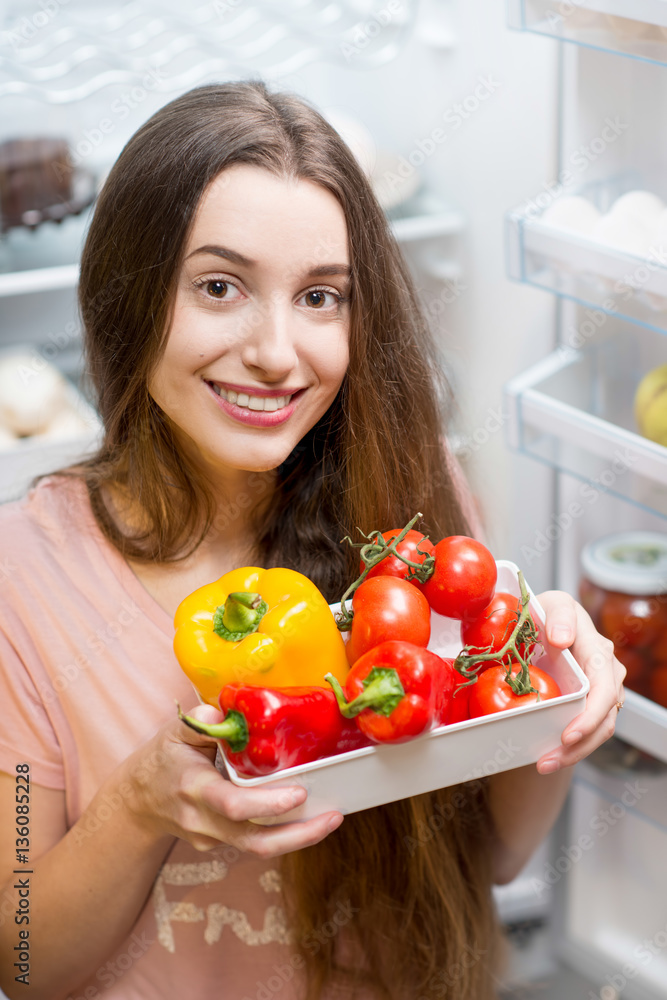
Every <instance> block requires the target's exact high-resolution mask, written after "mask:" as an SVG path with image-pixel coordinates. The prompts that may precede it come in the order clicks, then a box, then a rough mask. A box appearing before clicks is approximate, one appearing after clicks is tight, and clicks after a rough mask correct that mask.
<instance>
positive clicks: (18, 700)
mask: <svg viewBox="0 0 667 1000" xmlns="http://www.w3.org/2000/svg"><path fill="white" fill-rule="evenodd" d="M0 705H1V706H2V714H1V716H0V771H6V772H8V773H10V774H14V773H15V770H16V765H17V764H21V763H23V762H27V763H28V764H30V779H31V781H33V782H34V783H35V784H36V785H44V786H45V787H46V788H54V789H64V788H65V775H64V768H63V756H62V752H61V749H60V745H59V743H58V740H57V738H56V734H55V732H54V730H53V726H52V724H51V720H50V719H49V716H48V713H47V711H46V708H45V706H44V704H43V702H42V700H41V698H40V697H39V694H38V692H37V689H36V688H35V685H34V683H33V680H32V678H31V676H30V673H29V671H28V669H27V668H26V666H25V664H24V663H23V661H22V659H21V657H20V656H19V654H18V652H17V651H16V649H15V648H14V646H13V645H12V643H11V642H10V640H9V638H8V637H7V635H6V633H5V632H4V631H3V630H2V628H0Z"/></svg>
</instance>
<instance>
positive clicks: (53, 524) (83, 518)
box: [0, 473, 93, 556]
mask: <svg viewBox="0 0 667 1000" xmlns="http://www.w3.org/2000/svg"><path fill="white" fill-rule="evenodd" d="M91 520H93V514H92V510H91V507H90V501H89V499H88V490H87V487H86V483H85V482H84V481H83V480H82V479H80V478H78V477H73V476H64V475H59V474H56V473H54V474H52V475H48V476H45V477H44V478H41V479H39V480H38V482H37V483H36V484H35V485H34V486H32V487H31V488H30V489H29V490H28V492H27V493H26V494H25V495H24V496H22V497H21V498H19V499H18V500H13V501H10V502H9V503H4V504H0V552H1V553H4V554H7V553H8V552H10V551H11V552H15V553H18V554H23V555H24V556H27V555H29V553H30V551H31V550H32V549H33V548H35V547H38V548H42V549H43V547H44V546H45V545H47V546H48V545H49V544H50V545H55V546H60V545H62V544H67V545H68V546H71V544H72V540H73V538H76V537H79V538H80V537H81V535H82V533H83V534H85V533H86V532H87V531H89V530H90V529H91V527H92V525H91Z"/></svg>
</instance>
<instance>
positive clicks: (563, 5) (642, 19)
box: [508, 0, 667, 66]
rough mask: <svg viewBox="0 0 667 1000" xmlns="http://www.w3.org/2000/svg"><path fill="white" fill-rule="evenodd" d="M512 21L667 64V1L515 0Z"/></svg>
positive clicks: (511, 2)
mask: <svg viewBox="0 0 667 1000" xmlns="http://www.w3.org/2000/svg"><path fill="white" fill-rule="evenodd" d="M508 23H509V26H510V27H511V28H515V29H517V30H519V31H530V32H532V33H533V34H537V35H546V36H547V37H548V38H554V39H556V40H557V41H560V42H572V43H574V44H575V45H581V46H584V47H585V48H590V49H598V50H600V51H602V52H611V53H613V54H614V55H620V56H628V57H629V58H631V59H640V60H642V61H643V62H649V63H657V64H658V65H660V66H665V65H667V9H666V8H665V4H664V2H663V0H566V2H555V3H554V0H509V9H508Z"/></svg>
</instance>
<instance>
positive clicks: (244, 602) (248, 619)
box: [213, 590, 269, 642]
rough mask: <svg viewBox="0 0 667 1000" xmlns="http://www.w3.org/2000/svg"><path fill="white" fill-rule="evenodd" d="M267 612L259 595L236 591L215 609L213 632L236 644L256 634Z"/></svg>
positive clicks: (266, 605) (266, 607) (265, 604)
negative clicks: (253, 633)
mask: <svg viewBox="0 0 667 1000" xmlns="http://www.w3.org/2000/svg"><path fill="white" fill-rule="evenodd" d="M268 610H269V606H268V604H267V603H266V601H263V600H262V598H261V597H260V595H259V594H251V593H249V592H248V591H247V590H238V591H236V592H235V593H233V594H228V595H227V600H226V601H225V603H224V604H221V605H220V606H219V607H217V608H216V609H215V612H214V614H213V631H214V632H215V634H216V635H219V636H220V638H221V639H226V640H227V641H228V642H238V641H239V640H240V639H245V637H246V636H247V635H250V634H251V633H252V632H256V631H257V629H258V628H259V623H260V622H261V620H262V618H263V617H264V615H265V614H266V612H267V611H268Z"/></svg>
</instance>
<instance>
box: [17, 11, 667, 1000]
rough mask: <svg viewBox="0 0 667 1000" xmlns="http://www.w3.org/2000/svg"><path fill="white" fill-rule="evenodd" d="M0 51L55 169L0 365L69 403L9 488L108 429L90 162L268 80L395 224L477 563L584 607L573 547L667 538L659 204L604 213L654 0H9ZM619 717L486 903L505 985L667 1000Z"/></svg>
mask: <svg viewBox="0 0 667 1000" xmlns="http://www.w3.org/2000/svg"><path fill="white" fill-rule="evenodd" d="M0 43H1V49H0V54H1V55H2V56H3V62H2V63H1V64H0V100H1V101H2V107H3V114H2V121H1V132H0V142H4V141H6V140H13V139H20V138H26V139H34V138H50V139H64V140H66V142H67V144H68V146H69V150H70V158H71V161H72V163H73V164H74V175H73V179H72V190H71V192H70V194H69V196H68V197H69V201H70V203H71V204H70V209H71V210H70V211H68V213H67V214H66V216H65V217H64V218H62V219H61V220H60V221H58V220H57V219H55V217H53V216H48V214H47V216H46V217H44V218H32V219H30V218H29V219H28V220H27V222H28V224H26V223H25V221H24V223H23V224H22V225H15V226H13V227H12V228H10V229H7V230H6V231H5V232H3V233H2V236H1V237H0V304H1V310H2V321H1V326H0V352H1V353H0V362H1V360H2V354H3V353H9V352H15V351H16V350H18V349H19V348H20V350H21V351H22V353H23V354H24V355H25V357H24V358H23V360H22V362H21V364H22V372H23V375H22V378H23V384H24V386H25V387H26V391H28V390H30V389H31V387H32V386H33V385H34V384H36V380H37V378H38V377H39V376H40V374H41V373H42V372H43V370H44V369H45V368H46V367H47V365H48V366H54V367H55V368H56V369H57V370H58V371H59V372H61V373H62V374H63V375H64V376H65V378H66V379H67V394H68V399H69V400H70V403H71V409H72V411H73V412H74V413H75V414H76V415H77V417H78V423H77V422H76V421H75V420H74V419H72V420H71V421H70V423H69V425H68V426H65V425H63V426H62V428H61V432H60V433H58V432H57V428H56V431H55V432H54V431H53V430H52V429H51V430H49V428H48V427H46V428H37V430H36V432H35V433H34V434H32V435H29V436H23V437H16V435H15V434H12V433H11V432H10V431H8V432H7V433H5V431H4V430H3V428H2V427H0V501H6V500H10V499H13V498H15V497H17V496H20V495H21V494H22V493H23V492H24V491H25V489H26V487H27V484H28V482H29V479H30V477H31V475H33V474H34V473H35V472H38V471H46V470H48V469H49V468H56V467H58V466H60V465H62V464H64V462H66V461H69V460H71V459H72V458H74V457H76V456H78V455H80V454H82V453H84V452H85V451H86V450H87V449H90V448H93V447H94V446H95V443H96V442H97V441H98V440H99V434H100V427H99V421H98V420H97V418H96V414H95V413H94V410H92V409H91V406H90V402H89V400H87V398H86V388H85V383H83V382H82V380H81V374H82V368H83V360H82V357H81V335H80V324H79V320H78V317H77V311H76V281H77V274H78V267H77V262H78V257H79V254H80V249H81V245H82V239H83V236H84V234H85V228H86V223H87V218H88V216H89V212H90V207H89V204H90V202H91V200H92V198H93V196H94V191H95V190H96V189H97V188H98V187H99V185H100V184H101V182H102V181H103V178H104V174H105V171H106V170H108V168H109V167H110V165H111V164H112V163H113V161H114V159H115V157H116V156H117V155H118V153H119V152H120V150H121V149H122V147H123V144H124V143H125V141H126V140H127V139H128V138H129V136H130V135H131V134H132V133H133V132H134V131H135V130H136V129H137V128H138V127H139V125H141V123H142V122H144V121H145V120H146V119H147V118H148V117H149V116H150V115H151V114H152V113H153V112H154V111H155V110H156V109H157V108H159V107H160V106H162V105H163V104H165V103H166V102H168V101H169V100H171V99H172V98H173V97H175V96H177V95H178V94H180V93H183V92H184V91H186V90H188V89H190V88H191V87H193V86H196V85H197V84H200V83H206V82H212V81H217V80H227V79H241V78H244V77H247V76H257V75H261V76H263V77H265V78H266V80H267V81H268V82H269V84H270V85H271V86H272V87H275V88H282V89H287V90H293V91H296V92H297V93H299V94H301V95H302V96H304V97H305V98H307V99H308V100H310V101H311V102H312V103H314V104H315V105H316V106H317V107H318V108H319V109H320V110H321V111H322V112H323V113H324V114H325V115H327V116H328V117H329V118H330V120H331V121H332V122H333V123H334V124H335V125H336V127H338V128H339V129H340V130H341V132H342V134H343V135H344V137H346V138H347V139H348V141H349V142H350V144H351V145H352V148H353V149H354V150H355V152H356V153H357V155H358V156H359V158H360V161H361V162H362V165H363V166H364V167H365V169H366V170H367V172H368V173H369V176H370V177H371V180H372V183H373V184H374V187H375V189H376V192H377V193H378V196H379V197H380V198H381V201H382V204H383V206H384V207H385V209H386V211H387V213H388V215H389V217H390V219H391V220H392V224H393V226H394V230H395V233H396V236H397V239H398V240H399V241H400V243H401V245H402V247H403V250H404V252H405V254H406V256H407V259H408V261H409V263H410V265H411V268H412V270H413V273H414V276H415V280H416V282H417V285H418V288H419V290H420V293H421V296H422V300H423V303H424V308H425V310H426V313H427V315H428V317H429V320H430V322H431V323H432V326H433V330H434V333H435V335H436V337H437V339H438V343H439V345H440V347H441V351H442V358H443V364H444V365H445V368H446V370H447V373H448V376H449V379H450V383H451V386H452V404H451V414H450V433H449V437H450V443H451V445H452V448H453V449H454V451H455V452H456V453H457V455H458V457H459V460H460V462H461V464H462V466H463V467H464V469H465V471H466V474H467V475H468V477H469V480H470V482H471V484H472V487H473V490H474V494H475V498H476V502H477V504H478V506H479V510H480V513H481V515H482V520H483V523H484V530H485V534H486V541H487V543H488V544H489V546H490V547H491V548H492V550H493V552H494V555H495V556H496V557H497V558H504V559H511V560H513V561H515V562H516V563H517V564H518V565H519V566H521V567H522V568H523V569H524V570H525V572H526V574H527V576H528V577H529V579H530V581H531V585H532V587H533V589H534V590H535V592H537V593H539V592H540V591H541V590H544V589H548V588H550V587H553V586H559V587H561V588H563V589H565V590H568V591H569V592H570V593H572V594H574V595H575V596H576V594H577V591H578V586H579V578H580V569H579V553H580V551H581V548H582V547H583V545H584V544H585V543H586V542H588V541H590V540H591V539H593V538H597V537H600V536H602V535H605V534H609V533H612V532H615V531H619V530H624V529H633V528H645V529H651V530H654V531H660V532H663V533H664V532H665V530H666V519H667V449H666V448H665V447H664V445H663V444H660V443H657V442H655V441H652V440H649V439H648V438H646V437H643V436H642V435H641V434H640V433H639V430H638V428H637V425H636V421H635V417H634V413H633V398H634V393H635V391H636V388H637V385H638V383H639V381H640V379H641V378H642V376H643V375H644V374H645V373H646V372H648V371H649V370H650V369H652V368H655V367H657V366H659V365H661V364H665V362H667V208H665V205H663V206H662V209H664V211H665V215H664V218H663V219H662V221H661V223H660V225H658V222H655V225H653V222H654V221H655V220H653V221H651V224H650V225H649V223H648V222H641V220H640V221H637V220H636V219H634V217H633V218H632V219H630V221H628V220H626V222H625V228H624V226H623V225H619V224H618V222H617V220H616V217H614V219H612V221H611V222H609V216H610V210H611V209H612V206H613V205H614V204H615V202H616V201H617V200H618V199H619V198H620V196H621V195H623V194H624V193H627V192H630V191H633V190H645V191H648V192H652V193H653V194H655V195H656V196H658V197H659V198H660V199H664V201H665V204H667V180H665V178H666V177H667V175H666V174H665V170H664V168H665V161H666V159H667V134H666V133H665V130H664V128H663V123H664V120H665V112H666V111H667V105H666V100H667V2H665V0H587V2H579V0H577V2H574V0H511V2H510V3H509V4H508V6H507V9H505V7H504V5H503V4H502V3H499V2H498V0H477V2H476V3H465V2H464V0H419V2H417V0H339V2H333V3H325V2H324V0H322V2H316V0H306V2H300V3H297V2H296V0H285V2H282V3H279V2H277V0H257V2H253V0H217V2H214V3H196V4H195V5H194V6H193V7H188V8H187V11H186V8H185V5H183V4H182V3H179V2H176V0H169V2H164V0H163V2H161V3H160V4H159V5H158V4H157V3H155V2H152V0H137V2H135V3H132V4H123V3H120V2H118V3H100V2H97V0H92V2H91V0H89V2H87V3H83V2H82V0H69V2H68V3H67V4H64V2H59V0H49V2H48V3H42V2H39V3H38V2H35V3H33V2H32V0H21V2H20V3H19V2H14V0H10V2H5V3H4V4H3V3H2V2H0ZM567 198H578V199H580V200H579V201H577V202H575V203H574V209H573V208H572V205H573V202H570V203H569V207H568V204H567V203H566V202H565V201H564V199H567ZM581 199H585V203H584V202H582V201H581ZM644 202H645V205H644V207H645V208H646V199H644ZM649 208H650V205H649ZM662 209H660V206H659V205H657V203H655V204H653V210H654V211H655V213H656V216H657V214H659V213H660V211H662ZM647 210H648V209H647ZM662 222H664V233H663V229H662V228H661V226H662ZM651 227H653V228H651ZM649 230H650V232H649ZM647 233H648V235H647ZM663 242H664V252H663V250H662V244H663ZM377 527H381V526H379V525H378V526H377ZM665 589H667V581H666V583H665ZM617 734H618V735H619V736H620V737H621V738H622V740H623V741H625V742H624V743H618V744H616V745H615V746H614V745H610V748H608V749H606V750H605V752H604V753H603V752H601V753H600V754H599V755H598V757H597V760H594V761H590V762H587V763H586V764H584V765H581V766H580V767H578V768H577V769H576V776H575V783H574V785H573V791H572V793H571V796H570V799H569V802H568V806H567V808H566V810H565V812H564V814H563V816H562V818H561V820H560V821H559V825H558V827H557V829H556V830H555V831H554V834H553V836H552V837H551V838H550V839H549V840H548V841H547V842H546V843H545V844H543V845H542V847H541V848H540V849H539V850H538V852H537V853H536V855H535V857H534V858H533V860H532V861H531V863H530V865H529V866H528V868H527V869H526V871H525V872H524V873H522V875H521V876H520V877H519V878H518V879H517V880H516V882H515V883H513V884H512V885H510V886H506V887H502V888H501V889H500V890H499V891H498V893H497V898H498V904H499V908H500V914H501V917H502V918H503V920H504V921H505V923H506V924H507V927H508V965H507V969H506V970H505V973H504V974H503V977H502V979H501V980H500V981H499V984H498V986H499V989H500V990H502V991H507V992H508V995H513V994H512V993H511V991H513V990H515V989H519V988H521V989H522V990H523V992H521V993H520V994H517V995H521V996H524V997H526V998H529V997H532V996H533V990H536V991H537V992H536V993H535V995H539V996H540V997H543V998H545V1000H555V998H563V1000H571V998H575V997H589V996H590V997H593V998H595V997H598V998H600V1000H612V998H616V997H620V996H623V997H629V998H631V1000H632V998H637V1000H658V998H660V997H667V906H666V905H665V898H666V897H667V882H666V880H665V879H666V876H665V872H666V870H667V869H666V868H665V864H664V860H663V859H664V857H665V855H666V854H667V813H666V812H665V806H664V803H665V801H667V798H666V797H665V791H666V790H667V789H666V784H665V783H666V782H667V777H666V774H667V767H666V764H667V709H665V708H663V707H662V706H659V705H657V704H655V703H654V702H652V701H649V700H648V699H647V698H644V697H642V696H641V695H637V694H635V693H634V692H632V691H628V692H627V702H626V706H625V707H624V709H623V712H622V713H621V714H620V716H619V721H618V727H617ZM607 813H608V814H609V815H608V817H607V818H605V816H606V815H607ZM582 838H583V840H582Z"/></svg>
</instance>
